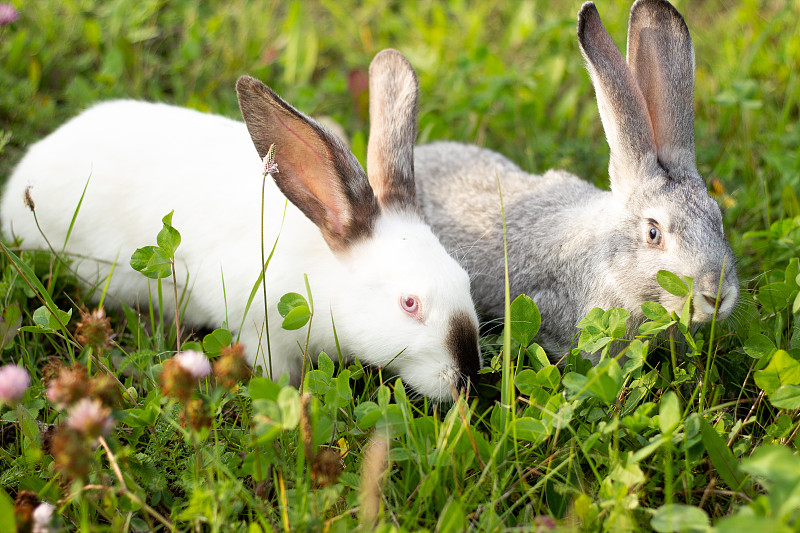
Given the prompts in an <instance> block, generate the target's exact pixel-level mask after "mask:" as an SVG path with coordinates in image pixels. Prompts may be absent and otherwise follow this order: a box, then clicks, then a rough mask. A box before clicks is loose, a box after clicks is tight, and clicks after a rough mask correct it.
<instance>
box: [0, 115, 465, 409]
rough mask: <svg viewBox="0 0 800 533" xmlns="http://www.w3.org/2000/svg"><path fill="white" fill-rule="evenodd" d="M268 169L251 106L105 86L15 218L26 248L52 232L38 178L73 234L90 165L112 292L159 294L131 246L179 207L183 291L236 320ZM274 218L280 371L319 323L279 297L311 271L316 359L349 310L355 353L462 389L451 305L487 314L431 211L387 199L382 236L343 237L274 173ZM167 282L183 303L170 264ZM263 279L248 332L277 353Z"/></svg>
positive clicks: (95, 244) (84, 239)
mask: <svg viewBox="0 0 800 533" xmlns="http://www.w3.org/2000/svg"><path fill="white" fill-rule="evenodd" d="M278 150H279V152H278V153H279V154H280V147H278ZM279 161H280V159H279ZM279 171H280V165H279ZM262 172H263V165H262V163H261V161H260V160H259V157H258V154H257V153H256V151H255V150H254V148H253V142H252V141H251V138H250V135H249V134H248V130H247V128H246V127H245V125H244V124H243V123H241V122H237V121H234V120H230V119H227V118H223V117H220V116H214V115H208V114H203V113H199V112H196V111H192V110H188V109H184V108H178V107H173V106H168V105H164V104H152V103H143V102H136V101H112V102H106V103H102V104H99V105H96V106H94V107H92V108H91V109H89V110H87V111H85V112H84V113H82V114H81V115H79V116H78V117H76V118H75V119H73V120H71V121H69V122H67V123H66V124H64V125H63V126H62V127H60V128H59V129H58V130H56V131H55V132H54V133H52V134H51V135H50V136H48V137H46V138H45V139H43V140H41V141H40V142H38V143H36V144H35V145H34V146H32V147H31V149H30V151H29V152H28V154H27V155H26V156H25V157H24V159H23V160H22V161H21V162H20V164H19V166H18V167H17V169H16V171H15V172H14V174H13V176H12V177H11V180H10V182H9V184H8V187H7V190H6V192H5V195H4V197H3V201H2V211H1V212H2V231H3V233H4V234H5V235H6V236H7V237H11V236H12V235H15V236H19V237H21V238H22V239H23V245H24V246H25V247H26V248H33V247H35V248H44V247H45V241H44V239H43V238H42V236H41V234H40V232H39V231H38V230H37V228H36V226H35V225H34V219H33V215H32V213H31V212H30V210H29V209H28V208H27V207H26V206H25V205H24V203H23V194H24V192H25V190H26V188H28V187H30V194H31V197H32V198H33V200H34V202H35V205H36V214H37V216H38V219H39V222H40V224H41V228H42V231H43V232H44V234H45V235H46V236H47V238H48V239H49V240H50V242H51V243H52V244H53V246H54V247H55V248H56V249H60V248H61V247H62V246H63V245H64V241H65V238H66V232H67V228H68V225H69V221H70V219H71V217H72V215H73V212H74V210H75V209H76V207H77V205H78V202H79V199H80V195H81V193H82V191H83V188H84V185H85V184H86V182H87V180H89V185H88V188H87V189H86V195H85V198H84V200H83V204H82V206H81V208H80V213H79V215H78V217H77V220H76V223H75V227H74V229H73V232H72V236H71V238H70V239H69V242H67V244H66V253H67V254H68V255H69V256H71V257H73V258H75V262H74V263H73V266H74V268H76V269H77V272H78V274H79V276H81V277H82V278H84V280H85V283H86V284H87V285H89V286H92V285H94V284H97V283H100V284H102V283H103V281H104V278H105V277H106V276H107V275H108V272H109V269H110V265H111V264H112V263H114V262H116V269H115V271H114V274H113V277H112V279H111V284H110V288H109V293H110V295H111V296H112V297H113V298H117V299H119V300H121V301H124V302H127V303H128V304H132V305H135V304H137V303H138V304H139V305H140V306H144V305H146V303H147V298H148V289H147V283H148V280H147V279H146V278H145V277H144V276H143V275H141V274H140V273H138V272H135V271H133V270H132V269H131V267H130V266H129V260H130V257H131V254H132V253H133V252H134V250H135V249H136V248H139V247H142V246H146V245H150V244H155V238H156V234H157V233H158V231H159V230H160V229H161V226H162V224H161V218H162V217H163V216H164V215H165V214H167V213H168V212H169V211H171V210H174V211H175V214H174V217H173V221H172V223H173V226H174V227H175V228H176V229H178V231H180V233H181V235H182V243H181V245H180V247H179V248H178V250H177V253H176V262H177V282H178V292H179V294H180V293H182V292H183V291H184V290H188V291H189V293H190V297H189V300H188V305H187V307H186V317H185V319H186V322H188V323H190V324H194V325H202V326H210V327H218V326H220V325H221V324H223V323H224V322H225V321H226V320H227V322H228V324H229V325H230V327H231V328H232V329H234V330H236V329H238V326H239V324H240V323H241V320H242V316H243V313H244V309H245V305H246V303H247V299H248V296H249V295H250V292H251V289H252V288H253V285H254V283H255V281H256V279H257V277H258V275H259V269H260V265H261V251H260V246H261V234H260V232H261V224H260V223H259V216H260V213H261V187H262ZM287 203H288V205H287ZM285 205H286V216H285V222H284V224H283V229H282V231H280V227H281V220H282V218H283V215H284V206H285ZM263 222H264V243H263V244H264V246H265V248H266V253H267V254H268V253H269V250H270V248H271V247H272V244H273V242H274V241H275V239H276V238H277V239H278V244H277V248H276V249H275V253H274V256H273V258H272V261H271V263H270V264H269V267H268V269H267V273H266V278H267V290H268V300H269V306H268V309H269V326H270V332H271V338H270V343H271V350H272V366H273V375H274V376H275V377H276V378H277V377H278V376H280V375H281V374H282V373H284V372H288V373H289V375H290V376H291V378H292V380H293V381H294V382H295V383H297V382H298V381H299V377H300V368H301V362H302V349H301V347H304V346H305V342H306V334H307V328H305V327H304V328H301V329H299V330H295V331H286V330H283V329H282V328H281V327H280V325H281V322H282V317H281V316H280V315H279V314H278V311H277V306H276V304H277V302H278V300H279V298H280V297H281V296H282V295H283V294H285V293H288V292H297V293H300V294H303V295H306V288H305V283H304V274H307V276H308V282H309V284H310V287H311V293H312V297H313V301H314V311H315V315H314V318H313V323H312V325H311V335H310V339H309V350H308V352H309V354H310V355H312V356H313V359H316V355H317V354H319V352H320V351H322V350H324V351H326V352H327V353H328V354H329V355H331V356H332V357H334V358H335V357H336V345H335V342H334V335H333V323H335V327H336V333H337V335H338V339H339V342H340V345H341V349H342V352H343V354H344V355H345V357H347V358H351V357H358V358H359V359H360V360H361V361H363V362H364V363H367V364H374V365H382V366H387V365H388V370H389V371H391V372H392V373H396V374H399V375H400V376H401V377H402V378H404V381H405V382H406V383H407V384H409V385H411V386H412V387H413V388H414V389H415V390H416V391H417V392H419V393H421V394H424V395H428V396H431V397H434V398H437V399H441V398H447V397H449V396H450V386H451V384H452V385H456V386H457V385H458V381H457V379H456V376H459V375H460V374H459V372H458V368H457V363H456V361H454V357H453V355H452V354H451V353H449V352H448V349H447V347H446V346H445V344H446V338H447V334H448V327H449V323H448V320H449V318H450V317H451V316H452V315H453V314H454V313H467V314H468V316H469V317H471V320H472V321H473V322H474V325H475V326H476V327H477V318H476V316H475V312H474V308H473V305H472V301H471V298H470V296H469V281H468V278H467V275H466V273H465V272H464V270H463V269H462V268H461V267H460V266H458V264H457V263H456V262H455V261H454V260H453V259H452V258H451V257H450V256H449V255H448V254H447V253H446V252H445V250H444V249H443V248H442V246H441V245H440V244H439V242H438V241H437V240H436V238H435V237H434V236H433V234H432V232H431V230H430V229H429V227H428V226H427V225H426V224H424V223H422V221H421V220H420V219H419V217H418V216H415V215H408V214H398V213H395V212H394V211H392V210H390V209H382V211H381V215H380V216H379V217H378V219H377V221H376V223H375V228H374V231H373V232H372V235H371V237H369V238H366V239H363V240H361V241H360V242H357V243H356V244H354V245H353V246H351V247H350V248H348V249H347V250H346V251H345V252H338V253H335V252H333V251H332V250H331V249H330V248H329V247H328V245H327V244H326V242H325V240H324V239H323V237H322V236H321V234H320V231H319V229H318V228H317V227H316V226H315V225H314V224H313V223H312V222H311V221H310V220H309V219H308V218H306V217H305V216H304V215H303V213H302V212H301V211H300V210H299V209H298V208H297V207H295V206H294V205H293V204H292V203H291V202H287V201H286V198H285V197H284V196H283V195H282V194H281V192H280V191H279V190H278V188H277V186H276V185H275V183H273V181H272V180H271V179H269V178H268V179H267V185H266V193H265V207H264V220H263ZM279 231H280V236H279V235H278V234H279ZM187 276H188V282H187ZM223 276H224V285H225V290H226V294H223ZM164 283H165V290H164V298H165V304H164V311H165V313H166V314H168V315H170V314H171V311H172V310H173V309H174V299H173V298H172V285H171V280H164ZM152 287H153V291H155V283H152ZM408 294H411V295H415V296H417V297H418V298H419V301H420V305H421V309H422V312H423V320H422V321H419V320H416V319H415V318H414V317H412V316H410V315H408V314H407V313H405V312H404V311H403V310H402V309H401V307H400V304H399V301H400V297H401V296H402V295H408ZM261 295H262V292H261V290H260V289H259V291H258V292H257V295H256V298H255V300H254V301H253V304H252V306H251V308H250V311H249V314H248V315H247V318H246V322H245V325H244V328H243V329H242V331H241V340H242V342H243V344H244V345H245V348H246V353H247V355H248V357H249V359H250V361H251V363H254V364H256V365H262V366H263V367H267V366H268V365H267V363H266V360H267V356H266V352H267V350H266V348H267V347H266V337H265V336H264V304H263V298H262V296H261ZM226 310H227V314H226ZM259 338H260V339H261V342H259ZM474 340H475V343H476V344H477V335H476V336H475V339H474ZM398 354H400V355H399V357H396V356H398ZM393 359H394V362H391V363H390V361H392V360H393Z"/></svg>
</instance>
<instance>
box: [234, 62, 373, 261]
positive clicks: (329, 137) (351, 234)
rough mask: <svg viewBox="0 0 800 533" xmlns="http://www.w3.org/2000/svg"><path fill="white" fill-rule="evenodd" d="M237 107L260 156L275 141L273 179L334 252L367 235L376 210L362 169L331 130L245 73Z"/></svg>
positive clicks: (237, 83) (238, 83)
mask: <svg viewBox="0 0 800 533" xmlns="http://www.w3.org/2000/svg"><path fill="white" fill-rule="evenodd" d="M236 92H237V93H238V95H239V107H240V108H241V110H242V116H243V117H244V121H245V123H246V124H247V129H248V130H249V132H250V137H251V138H252V139H253V144H255V147H256V149H257V150H258V155H259V156H260V157H261V158H263V157H264V156H265V155H266V154H267V152H268V151H269V148H270V145H272V144H274V145H275V163H276V164H277V167H278V168H277V172H272V173H271V175H272V178H273V179H274V180H275V183H276V184H277V185H278V187H279V188H280V190H281V191H282V192H283V194H284V195H286V197H287V198H288V199H289V200H290V201H291V202H292V203H293V204H294V205H296V206H297V207H298V208H299V209H300V210H301V211H302V212H303V213H304V214H305V215H306V216H307V217H308V218H309V219H310V220H311V221H312V222H313V223H314V224H316V225H317V227H319V229H320V231H321V232H322V236H323V237H324V238H325V241H326V242H327V243H328V246H329V247H330V248H331V249H332V250H333V251H341V250H344V249H346V248H347V247H348V246H349V245H350V244H351V243H353V242H355V241H357V240H359V239H362V238H365V237H369V236H370V235H371V234H372V230H373V227H374V224H375V220H376V219H377V217H378V216H379V214H380V208H379V206H378V203H377V201H376V199H375V195H374V193H373V192H372V188H371V187H370V185H369V182H368V180H367V176H366V175H365V174H364V170H363V169H362V168H361V165H360V164H359V163H358V160H357V159H356V158H355V156H354V155H353V154H352V152H350V150H349V149H348V148H347V147H346V146H345V145H344V144H343V143H342V141H341V140H339V138H338V137H336V136H335V135H334V134H332V133H331V132H329V131H328V130H326V129H325V128H324V127H323V126H321V125H319V124H317V123H316V122H314V121H313V120H311V119H310V118H309V117H307V116H305V115H304V114H302V113H300V112H299V111H298V110H296V109H295V108H293V107H292V106H290V105H289V104H287V103H286V102H285V101H283V100H282V99H281V98H280V97H279V96H278V95H277V94H275V93H274V92H273V91H272V89H270V88H269V87H267V86H266V85H264V84H263V83H261V82H260V81H258V80H256V79H254V78H251V77H249V76H242V77H241V78H239V80H238V81H237V82H236Z"/></svg>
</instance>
